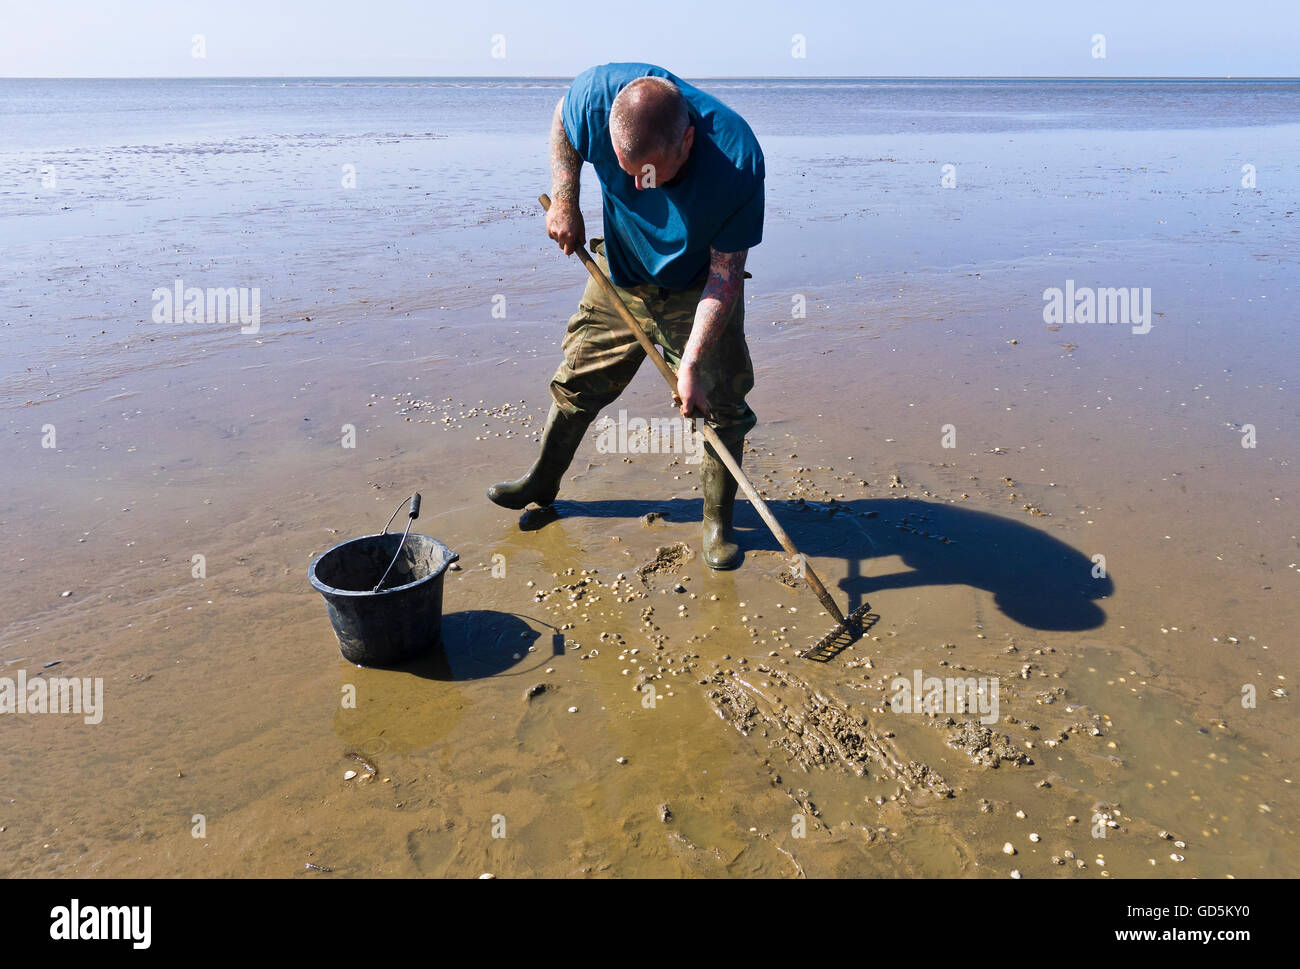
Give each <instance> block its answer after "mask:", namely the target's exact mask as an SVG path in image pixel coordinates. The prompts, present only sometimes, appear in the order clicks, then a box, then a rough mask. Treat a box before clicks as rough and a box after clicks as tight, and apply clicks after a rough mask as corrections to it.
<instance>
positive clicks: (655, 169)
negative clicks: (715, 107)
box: [614, 126, 695, 191]
mask: <svg viewBox="0 0 1300 969" xmlns="http://www.w3.org/2000/svg"><path fill="white" fill-rule="evenodd" d="M694 143H695V128H694V127H693V126H692V127H688V128H687V129H686V133H685V134H684V135H682V143H681V146H680V147H679V148H678V150H677V151H674V152H666V153H663V154H659V155H650V156H648V157H646V158H641V159H638V160H636V161H633V160H632V159H630V158H628V157H627V156H626V155H624V154H622V153H620V152H619V151H618V149H615V150H614V153H615V154H616V155H617V156H618V166H619V168H621V169H623V171H625V172H627V173H628V174H629V175H631V176H632V179H633V181H634V182H635V183H636V187H637V189H638V190H641V191H644V190H645V189H648V188H659V187H660V186H661V185H667V184H668V183H669V182H671V181H672V180H673V179H674V178H676V177H677V173H678V172H680V171H681V169H682V166H683V165H685V164H686V159H688V158H690V157H691V145H693V144H694Z"/></svg>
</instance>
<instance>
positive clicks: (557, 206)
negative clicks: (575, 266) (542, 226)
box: [546, 201, 587, 256]
mask: <svg viewBox="0 0 1300 969" xmlns="http://www.w3.org/2000/svg"><path fill="white" fill-rule="evenodd" d="M546 234H547V235H548V236H550V237H551V238H552V239H554V240H555V241H556V242H557V243H558V244H559V246H560V248H561V249H563V250H564V254H565V255H566V256H571V255H573V253H574V252H576V251H577V250H579V249H581V248H582V247H583V246H584V245H585V244H586V242H587V225H586V223H585V222H583V221H582V210H581V209H580V208H578V203H576V202H555V201H552V203H551V208H550V210H549V211H548V212H547V213H546Z"/></svg>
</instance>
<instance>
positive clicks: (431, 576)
mask: <svg viewBox="0 0 1300 969" xmlns="http://www.w3.org/2000/svg"><path fill="white" fill-rule="evenodd" d="M409 500H410V508H409V511H408V513H407V522H406V529H405V530H404V531H403V532H402V533H401V534H400V535H399V534H397V533H396V532H389V531H388V526H389V525H391V524H392V521H393V518H396V517H397V514H398V512H400V511H401V510H402V505H398V507H397V510H396V511H394V512H393V514H392V516H391V517H390V518H389V519H388V523H387V524H385V525H384V530H383V531H382V532H380V533H379V534H378V535H366V536H364V537H362V538H354V539H351V540H349V541H346V542H342V543H340V544H338V545H335V546H334V547H333V548H330V549H327V550H326V551H325V552H323V553H321V554H320V555H319V556H317V558H316V559H315V560H313V561H312V563H311V568H310V569H309V570H308V578H309V579H310V580H311V584H312V586H313V587H315V589H316V590H317V591H318V592H319V593H320V594H321V595H322V596H323V597H324V598H325V604H326V606H327V607H328V609H329V616H330V623H331V624H332V625H333V627H334V633H335V635H337V636H338V641H339V649H340V651H341V652H342V653H343V657H344V659H346V660H348V661H349V662H352V663H356V664H358V665H359V666H395V665H397V664H399V663H403V662H406V661H408V660H411V659H415V658H416V657H418V656H421V655H423V654H426V653H428V652H430V651H431V650H433V649H436V648H437V647H439V646H440V645H441V643H442V586H443V579H444V577H445V573H446V571H447V567H448V566H450V565H451V563H453V562H455V561H456V560H457V559H459V558H460V556H459V555H457V554H456V553H455V552H453V551H452V550H451V549H449V548H448V547H447V546H446V545H444V544H443V543H442V542H440V541H438V540H437V539H436V538H430V537H429V536H427V535H419V534H411V523H412V522H414V521H415V519H416V517H418V515H419V513H420V496H419V494H418V493H416V494H414V495H411V496H410V498H409ZM406 501H407V499H403V502H402V504H403V505H404V504H405V503H406ZM376 576H377V577H378V581H376ZM390 577H391V580H390ZM390 581H391V584H389V585H388V586H387V587H385V584H386V583H390Z"/></svg>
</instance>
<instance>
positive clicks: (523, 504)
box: [487, 487, 555, 511]
mask: <svg viewBox="0 0 1300 969" xmlns="http://www.w3.org/2000/svg"><path fill="white" fill-rule="evenodd" d="M487 498H488V501H490V502H492V504H494V505H500V506H501V507H502V508H509V509H510V510H511V511H523V510H524V509H525V508H527V507H528V506H529V505H531V504H537V505H539V506H541V507H542V508H548V507H550V506H551V505H553V504H555V499H554V498H552V499H550V500H549V501H536V502H534V500H533V499H532V498H525V497H524V496H522V495H509V494H501V493H500V492H498V491H497V490H496V488H495V487H492V488H489V489H488V490H487ZM521 499H522V500H521Z"/></svg>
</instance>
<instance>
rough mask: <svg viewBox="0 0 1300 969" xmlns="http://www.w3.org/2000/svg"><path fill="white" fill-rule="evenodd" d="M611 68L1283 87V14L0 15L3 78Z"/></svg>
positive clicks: (1285, 10) (551, 5) (540, 8)
mask: <svg viewBox="0 0 1300 969" xmlns="http://www.w3.org/2000/svg"><path fill="white" fill-rule="evenodd" d="M194 34H202V35H204V40H205V43H206V53H207V56H206V58H203V59H196V58H194V57H193V56H191V37H192V36H193V35H194ZM794 34H801V35H803V36H804V38H806V40H805V45H806V53H807V56H806V57H804V58H796V57H793V56H791V50H792V40H791V38H792V36H793V35H794ZM1094 34H1104V35H1105V38H1106V57H1105V59H1097V58H1094V57H1093V56H1092V46H1093V45H1092V37H1093V35H1094ZM494 35H501V36H502V37H503V38H504V53H505V57H504V58H495V57H493V56H492V54H493V50H492V45H493V37H494ZM611 60H645V61H651V62H653V63H658V64H661V65H662V66H664V67H667V68H668V69H669V70H672V71H674V72H675V73H677V74H682V75H685V76H689V77H703V76H717V75H773V76H791V75H793V76H805V75H845V74H849V75H939V76H943V75H999V76H1024V75H1034V76H1038V75H1046V76H1052V75H1057V76H1079V77H1093V76H1104V75H1111V76H1143V75H1147V76H1151V75H1157V76H1168V75H1210V76H1223V75H1233V76H1243V75H1275V76H1276V75H1284V76H1296V75H1300V0H1243V2H1231V0H1078V2H1075V0H1002V2H998V0H911V2H898V0H858V2H851V0H822V2H819V0H802V2H800V0H720V2H714V0H651V2H649V3H642V2H638V0H630V2H619V3H608V2H607V3H595V2H590V0H587V2H584V0H508V2H502V3H492V2H479V0H459V2H454V3H446V2H437V0H434V2H419V0H121V2H109V0H30V2H25V0H2V3H0V76H4V77H154V76H161V77H170V76H181V77H189V76H249V75H253V76H263V75H271V76H274V75H289V76H292V75H336V76H337V75H344V76H346V75H397V76H401V75H407V76H409V75H419V76H428V75H551V76H556V75H558V76H571V75H573V74H576V73H577V72H579V71H581V70H582V69H583V68H585V67H588V66H589V65H591V64H597V63H604V62H606V61H611Z"/></svg>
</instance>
